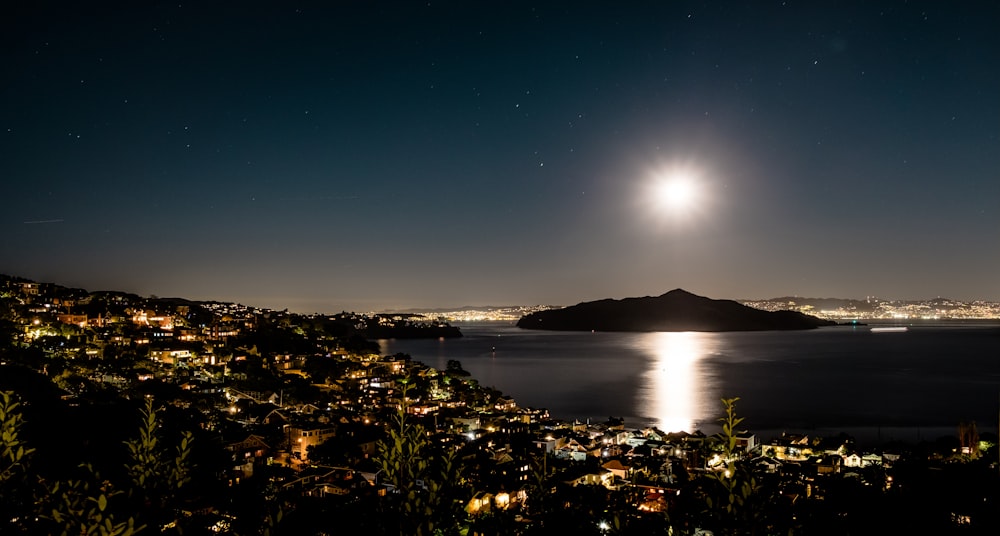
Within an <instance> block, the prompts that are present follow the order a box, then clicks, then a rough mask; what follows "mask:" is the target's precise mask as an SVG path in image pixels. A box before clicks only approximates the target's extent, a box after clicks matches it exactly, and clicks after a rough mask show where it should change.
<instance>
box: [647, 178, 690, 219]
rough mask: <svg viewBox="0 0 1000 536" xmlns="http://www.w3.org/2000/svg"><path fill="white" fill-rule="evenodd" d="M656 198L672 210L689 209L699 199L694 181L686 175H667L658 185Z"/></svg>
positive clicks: (663, 205) (664, 206)
mask: <svg viewBox="0 0 1000 536" xmlns="http://www.w3.org/2000/svg"><path fill="white" fill-rule="evenodd" d="M655 193H656V198H657V199H656V200H657V202H658V203H659V204H660V205H661V206H662V207H663V208H666V209H668V210H671V211H680V210H687V209H690V208H691V207H693V206H694V204H695V203H696V202H697V199H698V190H697V188H696V187H695V184H694V181H693V180H691V178H690V177H688V176H685V175H675V176H671V177H666V178H664V179H662V180H661V182H660V183H659V184H658V185H657V187H656V192H655Z"/></svg>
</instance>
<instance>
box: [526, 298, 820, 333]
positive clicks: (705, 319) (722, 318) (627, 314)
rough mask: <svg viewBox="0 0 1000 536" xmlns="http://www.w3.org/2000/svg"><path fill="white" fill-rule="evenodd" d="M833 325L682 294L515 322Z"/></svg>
mask: <svg viewBox="0 0 1000 536" xmlns="http://www.w3.org/2000/svg"><path fill="white" fill-rule="evenodd" d="M834 324H835V323H834V322H830V321H827V320H822V319H819V318H816V317H814V316H809V315H806V314H802V313H798V312H795V311H777V312H769V311H761V310H759V309H754V308H751V307H747V306H745V305H742V304H740V303H737V302H735V301H732V300H713V299H711V298H706V297H704V296H697V295H695V294H691V293H690V292H687V291H685V290H681V289H675V290H671V291H670V292H667V293H666V294H663V295H662V296H655V297H651V296H647V297H644V298H625V299H622V300H613V299H604V300H598V301H592V302H584V303H580V304H577V305H573V306H570V307H564V308H562V309H550V310H547V311H538V312H535V313H531V314H529V315H525V316H523V317H521V319H520V320H518V321H517V327H519V328H523V329H544V330H554V331H767V330H799V329H813V328H817V327H819V326H829V325H834Z"/></svg>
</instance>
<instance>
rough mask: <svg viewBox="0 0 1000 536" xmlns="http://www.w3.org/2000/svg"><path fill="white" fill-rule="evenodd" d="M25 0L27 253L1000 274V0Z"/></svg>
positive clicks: (9, 73)
mask: <svg viewBox="0 0 1000 536" xmlns="http://www.w3.org/2000/svg"><path fill="white" fill-rule="evenodd" d="M9 11H10V12H9V13H8V14H7V15H6V16H5V17H3V19H2V20H0V36H2V37H0V40H2V43H3V46H2V47H0V58H2V59H3V61H4V63H5V65H7V66H8V67H7V69H5V72H4V74H3V75H0V76H2V77H3V79H2V80H3V83H2V84H0V95H2V96H3V98H2V99H0V176H2V177H4V181H3V183H4V187H5V195H4V196H2V199H0V206H2V214H3V216H2V218H0V243H2V244H3V248H2V255H0V273H8V274H12V275H17V276H21V277H27V278H29V279H33V280H36V281H42V282H53V283H56V284H60V285H64V286H73V287H81V288H86V289H88V290H99V289H113V290H123V291H127V292H134V293H137V294H140V295H150V294H156V295H160V296H181V297H185V298H190V299H195V300H220V301H232V302H239V303H245V304H252V305H256V306H260V307H269V308H276V309H284V308H288V309H291V310H296V311H315V312H320V311H323V312H329V311H340V310H348V311H375V310H393V309H396V310H399V309H414V308H440V307H446V306H450V305H454V304H460V303H521V304H538V303H547V304H573V303H579V302H583V301H591V300H596V299H603V298H623V297H632V296H646V295H656V294H660V293H663V292H666V291H667V290H670V289H673V288H683V289H686V290H689V291H691V292H693V293H695V294H698V295H703V296H707V297H712V298H726V299H736V297H742V298H740V299H765V298H767V297H779V296H789V295H797V296H806V297H817V296H831V297H855V298H857V297H859V296H866V295H878V296H885V297H887V298H892V299H927V298H929V297H933V296H943V297H948V298H952V299H956V300H964V301H971V300H975V299H982V300H988V301H1000V278H997V277H996V274H997V273H1000V247H997V244H1000V100H998V99H997V98H996V95H1000V71H998V70H997V69H995V68H994V66H995V65H998V64H1000V34H998V33H997V32H996V31H995V28H997V27H1000V5H992V6H977V5H973V4H960V5H951V4H942V3H937V2H929V1H928V2H909V3H907V4H905V5H898V6H895V5H893V6H881V5H862V4H860V3H848V4H846V5H839V6H838V7H837V8H836V9H834V8H824V7H819V6H814V5H812V4H809V3H802V4H801V5H800V4H799V3H796V2H774V3H771V4H768V5H766V6H758V5H754V6H750V5H746V6H741V5H708V6H705V5H684V4H680V3H664V2H639V3H631V4H629V5H628V6H624V5H623V6H617V5H607V4H597V3H593V4H592V3H586V2H584V3H580V2H551V3H543V4H541V5H533V4H531V3H526V2H504V3H501V4H482V3H467V2H432V3H430V4H429V5H428V4H426V3H424V4H417V3H413V4H409V5H402V6H400V5H396V4H382V3H377V2H358V3H334V4H329V5H328V4H323V3H304V4H298V5H287V6H285V5H280V6H279V5H273V6H268V7H262V6H249V5H248V6H240V7H239V8H238V9H236V8H226V7H223V6H214V5H188V4H186V3H181V4H178V3H176V2H174V3H166V2H152V3H144V4H142V5H132V4H122V5H110V4H109V5H82V4H79V3H70V2H54V3H45V4H39V5H35V4H33V3H26V4H24V5H18V6H16V7H14V8H11V9H10V10H9Z"/></svg>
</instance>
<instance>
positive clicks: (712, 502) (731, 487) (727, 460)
mask: <svg viewBox="0 0 1000 536" xmlns="http://www.w3.org/2000/svg"><path fill="white" fill-rule="evenodd" d="M737 401H739V397H735V398H723V399H722V405H723V406H724V407H725V409H726V414H725V416H723V417H722V418H720V419H719V422H720V423H722V431H721V432H720V433H719V434H718V435H717V436H716V437H717V439H718V440H719V441H720V442H721V443H722V463H724V464H725V469H723V470H721V471H713V472H711V473H709V476H710V477H711V478H712V479H713V480H714V481H715V482H717V483H718V484H719V487H720V488H721V490H722V497H721V500H719V498H718V497H716V498H715V499H713V498H712V496H711V495H709V496H708V497H707V498H706V500H707V502H708V506H709V509H713V510H715V512H716V513H717V514H719V517H721V518H722V519H723V522H724V523H723V524H724V525H725V526H726V528H727V529H729V531H731V532H732V533H734V534H735V533H737V532H741V533H750V532H751V531H750V530H749V529H750V527H752V525H753V521H754V519H753V518H754V508H753V506H754V505H753V504H752V503H751V498H752V497H753V495H754V493H755V492H756V491H757V489H758V485H757V479H756V478H755V477H754V475H753V474H752V473H751V472H750V471H749V470H748V469H747V468H746V467H745V466H744V465H743V464H742V463H740V462H741V461H742V458H743V455H742V453H741V452H739V450H738V448H737V446H738V442H739V439H738V437H737V431H736V428H737V427H738V426H739V425H740V423H742V422H743V417H737V416H736V402H737Z"/></svg>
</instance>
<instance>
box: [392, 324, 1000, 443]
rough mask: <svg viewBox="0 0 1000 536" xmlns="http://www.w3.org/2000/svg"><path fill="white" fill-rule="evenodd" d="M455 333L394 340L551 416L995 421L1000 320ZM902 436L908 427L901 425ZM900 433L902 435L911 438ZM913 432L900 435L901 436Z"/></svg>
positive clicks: (929, 430) (487, 327)
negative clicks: (728, 411)
mask: <svg viewBox="0 0 1000 536" xmlns="http://www.w3.org/2000/svg"><path fill="white" fill-rule="evenodd" d="M460 327H461V328H462V332H463V334H464V335H465V337H463V338H461V339H451V340H385V341H380V344H381V347H382V352H383V353H389V354H391V353H396V352H404V353H407V354H409V355H411V356H412V357H413V358H414V359H417V360H419V361H423V362H424V363H426V364H428V365H430V366H432V367H435V368H439V369H444V368H445V366H446V364H447V361H448V360H450V359H457V360H459V361H461V363H462V366H463V367H464V368H465V369H466V370H468V371H469V372H471V373H472V376H473V377H474V378H476V379H477V380H479V382H480V383H481V384H482V385H488V386H492V387H495V388H497V389H499V390H501V391H503V392H504V393H506V394H509V395H511V396H513V397H514V398H515V400H516V401H517V402H518V403H519V404H521V405H526V406H532V407H542V408H548V410H549V411H550V413H551V414H552V416H553V417H557V418H563V419H580V420H585V419H594V420H602V421H603V420H605V419H607V418H608V417H609V416H616V417H624V418H625V419H626V421H627V422H628V423H629V425H634V426H642V425H646V424H652V425H656V426H659V427H660V428H662V429H665V430H689V431H690V430H694V429H702V430H706V431H712V430H713V429H714V423H715V422H716V419H717V418H718V417H719V415H720V413H721V404H720V402H719V399H720V398H722V397H733V396H739V397H740V402H739V406H738V407H739V413H740V414H741V415H743V416H745V417H746V418H747V424H748V425H750V426H751V427H752V428H754V429H755V430H783V429H789V430H792V429H794V430H809V429H820V430H846V431H850V432H853V433H855V434H858V433H861V434H862V435H863V434H864V432H859V430H868V431H869V432H870V433H872V434H874V433H875V431H877V432H878V434H879V435H880V438H883V436H884V435H886V434H891V433H893V431H894V430H895V431H897V432H899V431H901V430H908V431H909V433H911V434H912V433H916V434H917V435H918V436H919V434H920V433H921V430H923V434H924V436H925V437H928V438H933V437H936V435H935V434H937V435H940V433H953V431H954V429H955V427H956V426H957V425H958V423H959V422H960V421H963V420H974V421H977V423H978V424H979V427H980V429H981V430H990V431H996V428H997V419H998V417H997V410H998V407H1000V326H998V325H997V324H988V325H982V324H981V325H949V326H939V325H938V326H935V325H926V326H919V325H918V326H911V327H910V330H909V331H908V332H906V333H871V332H870V331H869V329H868V328H867V327H864V328H862V327H858V328H850V327H833V328H822V329H818V330H810V331H795V332H749V333H695V332H684V333H587V332H549V331H527V330H520V329H517V328H515V327H513V326H512V325H510V324H506V323H483V324H464V325H461V324H460ZM899 433H901V432H899ZM901 435H905V434H902V433H901ZM905 438H907V437H900V439H905Z"/></svg>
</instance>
